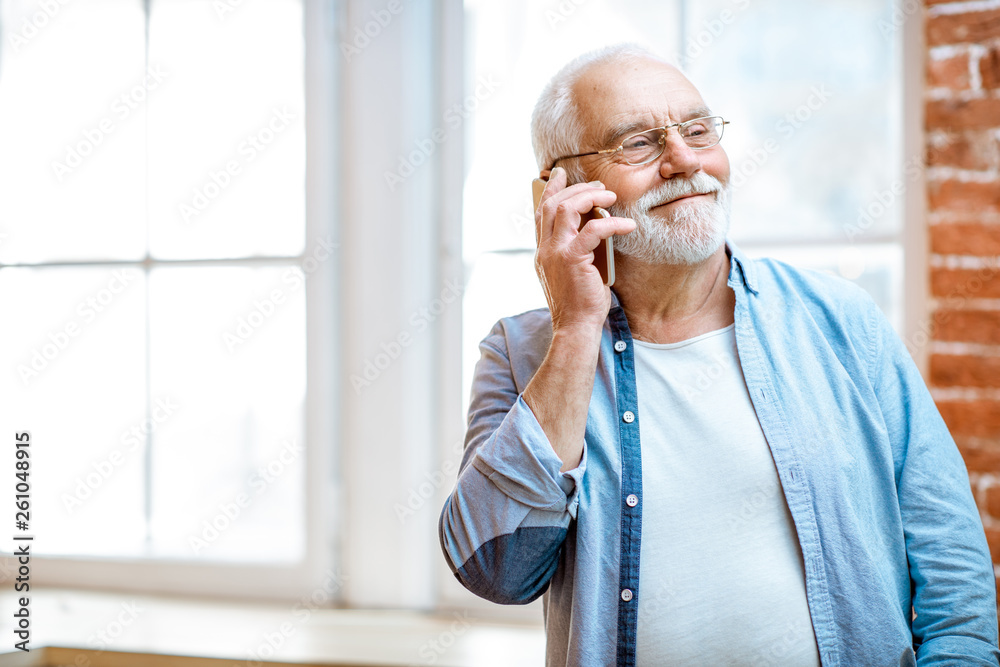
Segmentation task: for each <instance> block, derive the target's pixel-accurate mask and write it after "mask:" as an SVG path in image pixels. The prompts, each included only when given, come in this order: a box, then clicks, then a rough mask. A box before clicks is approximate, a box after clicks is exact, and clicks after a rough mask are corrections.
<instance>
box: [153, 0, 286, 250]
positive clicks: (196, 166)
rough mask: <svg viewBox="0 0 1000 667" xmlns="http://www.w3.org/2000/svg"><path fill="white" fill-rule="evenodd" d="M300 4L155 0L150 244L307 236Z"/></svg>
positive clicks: (207, 245)
mask: <svg viewBox="0 0 1000 667" xmlns="http://www.w3.org/2000/svg"><path fill="white" fill-rule="evenodd" d="M303 59H304V54H303V38H302V7H301V4H300V3H299V2H297V1H296V0H268V1H267V2H244V3H240V4H238V5H236V6H235V7H230V6H229V3H223V2H204V0H171V1H170V2H164V1H154V2H153V3H152V10H151V15H150V27H149V60H150V63H152V65H153V66H154V67H156V68H159V69H161V70H162V71H163V72H164V73H165V74H164V83H163V86H162V90H159V91H157V93H158V94H157V95H156V97H155V98H154V99H153V100H152V103H151V104H150V114H149V157H150V161H149V183H150V186H149V187H150V189H149V211H150V252H151V254H152V255H153V256H155V257H167V258H193V257H246V256H253V255H297V254H299V253H300V252H301V251H302V247H303V243H304V236H305V123H304V116H305V113H304V76H305V74H304V65H303Z"/></svg>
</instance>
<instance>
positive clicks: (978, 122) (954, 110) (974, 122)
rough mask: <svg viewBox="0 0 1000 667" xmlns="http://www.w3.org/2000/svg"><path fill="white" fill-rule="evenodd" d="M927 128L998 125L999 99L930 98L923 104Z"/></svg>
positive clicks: (960, 128)
mask: <svg viewBox="0 0 1000 667" xmlns="http://www.w3.org/2000/svg"><path fill="white" fill-rule="evenodd" d="M924 125H925V126H926V127H927V129H929V130H984V129H989V128H995V127H1000V99H997V98H992V97H987V98H976V99H972V100H931V101H930V102H927V104H926V105H925V117H924Z"/></svg>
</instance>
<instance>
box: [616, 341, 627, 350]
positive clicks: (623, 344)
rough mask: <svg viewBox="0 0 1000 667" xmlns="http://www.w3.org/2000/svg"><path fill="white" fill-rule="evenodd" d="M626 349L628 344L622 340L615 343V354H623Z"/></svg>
mask: <svg viewBox="0 0 1000 667" xmlns="http://www.w3.org/2000/svg"><path fill="white" fill-rule="evenodd" d="M626 347H628V343H626V342H625V341H623V340H619V341H616V342H615V352H624V351H625V348H626Z"/></svg>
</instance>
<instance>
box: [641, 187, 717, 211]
mask: <svg viewBox="0 0 1000 667" xmlns="http://www.w3.org/2000/svg"><path fill="white" fill-rule="evenodd" d="M714 194H715V192H714V191H712V192H692V193H691V194H687V195H681V196H680V197H677V198H676V199H671V200H670V201H665V202H663V203H662V204H658V205H656V206H654V207H653V208H659V207H660V206H669V205H670V204H674V203H676V202H679V201H685V200H688V199H693V198H695V197H707V196H709V195H714Z"/></svg>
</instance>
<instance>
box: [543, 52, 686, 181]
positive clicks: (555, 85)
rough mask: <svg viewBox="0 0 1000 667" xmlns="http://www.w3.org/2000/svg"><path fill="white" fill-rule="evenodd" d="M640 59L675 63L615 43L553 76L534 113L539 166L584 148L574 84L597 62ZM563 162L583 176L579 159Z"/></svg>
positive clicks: (572, 174)
mask: <svg viewBox="0 0 1000 667" xmlns="http://www.w3.org/2000/svg"><path fill="white" fill-rule="evenodd" d="M638 60H655V61H658V62H662V63H665V64H668V65H673V63H670V62H669V61H667V60H665V59H663V58H661V57H660V56H658V55H656V54H655V53H653V52H652V51H650V50H649V49H647V48H645V47H643V46H640V45H638V44H614V45H612V46H606V47H604V48H601V49H595V50H593V51H588V52H587V53H584V54H583V55H580V56H577V57H576V58H575V59H574V60H572V61H570V62H569V63H568V64H567V65H565V66H564V67H563V68H562V69H561V70H559V71H558V72H557V73H556V75H555V76H553V77H552V78H551V79H550V80H549V82H548V83H547V84H546V85H545V88H544V89H542V94H541V95H540V96H539V97H538V102H536V103H535V110H534V112H533V113H532V114H531V145H532V147H533V148H534V149H535V160H536V161H537V162H538V168H539V169H548V168H549V167H551V166H552V162H553V160H555V159H556V158H557V157H561V156H564V155H573V154H575V153H579V152H580V145H581V143H582V142H583V129H584V128H583V125H582V124H581V123H580V119H579V107H578V106H577V104H576V101H575V100H574V99H573V86H575V85H576V83H577V81H579V80H580V77H581V76H583V74H584V73H585V72H586V71H587V70H588V69H590V68H591V67H593V66H595V65H603V64H605V63H622V64H628V63H632V62H635V61H638ZM674 66H675V67H676V65H674ZM563 166H564V168H565V169H566V172H567V175H568V176H569V178H570V182H577V181H581V180H583V169H582V168H581V167H580V166H579V164H578V163H576V162H568V163H567V164H566V165H563Z"/></svg>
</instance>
